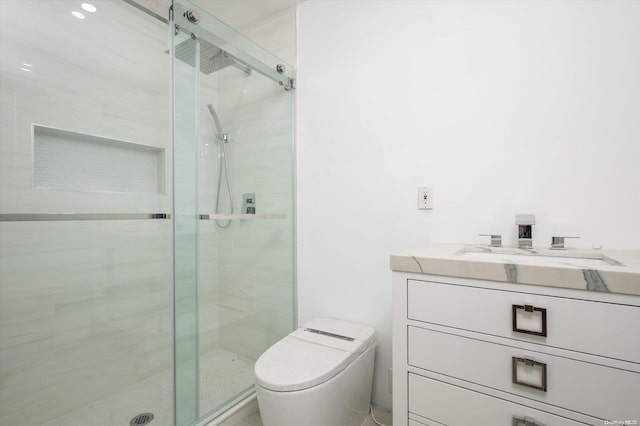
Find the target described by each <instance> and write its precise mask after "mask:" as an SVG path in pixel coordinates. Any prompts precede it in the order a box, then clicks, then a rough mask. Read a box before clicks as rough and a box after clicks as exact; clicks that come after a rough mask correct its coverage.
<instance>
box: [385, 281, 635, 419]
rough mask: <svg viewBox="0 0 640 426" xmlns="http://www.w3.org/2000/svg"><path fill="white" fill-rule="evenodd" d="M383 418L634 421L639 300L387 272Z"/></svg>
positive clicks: (593, 293)
mask: <svg viewBox="0 0 640 426" xmlns="http://www.w3.org/2000/svg"><path fill="white" fill-rule="evenodd" d="M393 416H394V417H393V424H394V426H424V425H428V426H431V425H447V426H467V425H479V426H519V425H522V426H525V425H526V426H534V425H545V426H554V425H557V426H564V425H582V424H589V425H604V424H627V425H633V424H636V425H640V296H635V295H624V294H613V293H605V292H597V291H587V290H576V289H566V288H557V287H546V286H536V285H525V284H513V283H504V282H493V281H487V280H476V279H468V278H454V277H445V276H437V275H429V274H417V273H408V272H393ZM616 421H617V422H618V423H616ZM607 422H610V423H607ZM625 422H626V423H625Z"/></svg>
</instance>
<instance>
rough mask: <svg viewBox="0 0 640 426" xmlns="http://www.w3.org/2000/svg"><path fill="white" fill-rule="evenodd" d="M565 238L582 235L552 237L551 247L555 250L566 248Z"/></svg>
mask: <svg viewBox="0 0 640 426" xmlns="http://www.w3.org/2000/svg"><path fill="white" fill-rule="evenodd" d="M565 238H580V237H551V248H552V249H553V250H566V249H565V247H564V239H565Z"/></svg>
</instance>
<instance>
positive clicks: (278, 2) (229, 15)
mask: <svg viewBox="0 0 640 426" xmlns="http://www.w3.org/2000/svg"><path fill="white" fill-rule="evenodd" d="M303 1H304V0H192V3H194V4H195V5H197V6H198V7H201V8H202V9H204V10H206V11H207V12H209V13H210V14H212V15H213V16H215V17H216V18H218V19H220V20H221V21H222V22H224V23H226V24H227V25H229V26H230V27H233V28H234V29H236V30H242V29H245V28H247V27H249V26H251V25H253V24H255V23H257V22H260V21H262V20H264V19H266V18H269V17H270V16H273V15H276V14H277V13H279V12H282V11H283V10H285V9H287V8H290V7H293V6H295V5H296V4H299V3H302V2H303Z"/></svg>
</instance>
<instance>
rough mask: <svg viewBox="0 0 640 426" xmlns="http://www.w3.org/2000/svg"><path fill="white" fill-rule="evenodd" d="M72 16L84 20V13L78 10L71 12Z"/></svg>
mask: <svg viewBox="0 0 640 426" xmlns="http://www.w3.org/2000/svg"><path fill="white" fill-rule="evenodd" d="M71 14H72V15H73V16H75V17H76V18H78V19H84V15H83V14H82V13H80V12H78V11H77V10H74V11H73V12H71Z"/></svg>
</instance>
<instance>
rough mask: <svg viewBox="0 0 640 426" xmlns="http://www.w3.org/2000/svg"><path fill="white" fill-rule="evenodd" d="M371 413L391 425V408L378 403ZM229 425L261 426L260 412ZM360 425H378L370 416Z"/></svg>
mask: <svg viewBox="0 0 640 426" xmlns="http://www.w3.org/2000/svg"><path fill="white" fill-rule="evenodd" d="M373 414H374V415H375V417H376V420H377V421H378V422H379V423H382V424H383V425H385V426H392V422H391V410H388V409H386V408H384V407H381V406H379V405H375V404H374V406H373ZM229 426H262V420H261V419H260V413H259V412H254V413H252V414H251V415H250V416H249V417H247V418H245V419H243V420H240V421H239V422H237V423H233V424H231V425H229ZM362 426H378V425H376V424H375V422H374V421H373V419H372V418H371V416H369V417H367V419H366V420H365V421H364V423H362Z"/></svg>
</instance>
